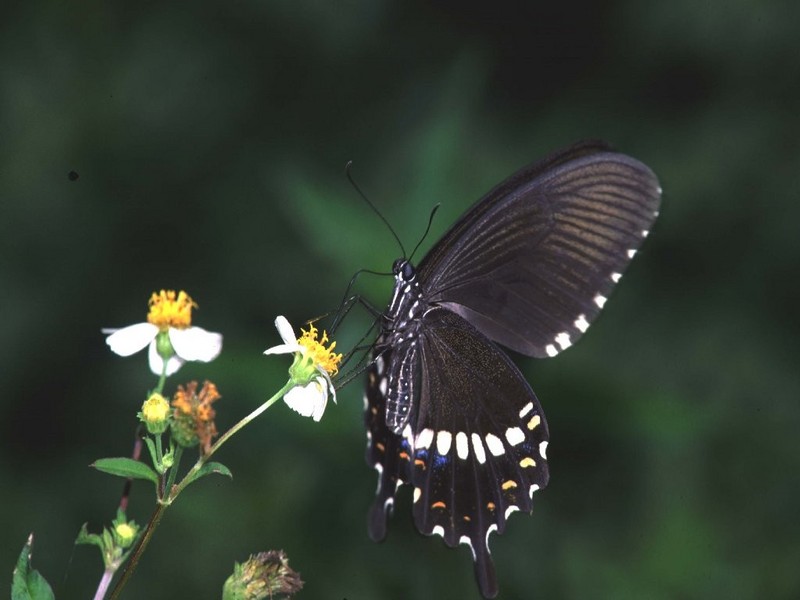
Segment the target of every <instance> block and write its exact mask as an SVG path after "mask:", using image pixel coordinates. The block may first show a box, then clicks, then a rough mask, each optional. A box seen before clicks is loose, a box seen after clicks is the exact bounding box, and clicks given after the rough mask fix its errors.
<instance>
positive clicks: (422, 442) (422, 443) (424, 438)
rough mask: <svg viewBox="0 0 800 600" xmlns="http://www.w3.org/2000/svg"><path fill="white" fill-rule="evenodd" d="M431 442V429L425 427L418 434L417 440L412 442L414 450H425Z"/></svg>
mask: <svg viewBox="0 0 800 600" xmlns="http://www.w3.org/2000/svg"><path fill="white" fill-rule="evenodd" d="M432 441H433V429H428V428H427V427H426V428H425V429H423V430H422V431H420V432H419V435H417V439H416V440H415V441H414V447H415V448H424V449H425V450H427V449H428V448H429V447H430V445H431V442H432Z"/></svg>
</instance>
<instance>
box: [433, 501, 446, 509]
mask: <svg viewBox="0 0 800 600" xmlns="http://www.w3.org/2000/svg"><path fill="white" fill-rule="evenodd" d="M431 508H447V505H446V504H445V503H444V502H442V501H441V500H439V501H438V502H434V503H433V504H431Z"/></svg>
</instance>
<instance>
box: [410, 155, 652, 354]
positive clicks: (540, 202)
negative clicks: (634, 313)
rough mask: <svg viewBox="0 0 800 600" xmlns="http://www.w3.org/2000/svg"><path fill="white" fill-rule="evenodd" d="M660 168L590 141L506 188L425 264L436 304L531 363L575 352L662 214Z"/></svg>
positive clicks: (423, 274)
mask: <svg viewBox="0 0 800 600" xmlns="http://www.w3.org/2000/svg"><path fill="white" fill-rule="evenodd" d="M660 192H661V190H660V188H659V186H658V181H657V179H656V177H655V175H654V174H653V173H652V171H651V170H650V169H649V168H648V167H646V166H645V165H643V164H642V163H640V162H639V161H637V160H635V159H632V158H630V157H628V156H625V155H622V154H617V153H614V152H609V151H607V149H605V148H604V147H603V146H599V145H592V144H586V143H584V144H581V145H578V146H575V147H573V148H571V149H567V150H564V151H562V152H561V153H559V154H556V155H555V156H554V157H551V158H550V159H548V161H545V164H544V166H542V165H541V164H537V165H534V166H533V167H529V168H528V169H526V170H523V171H521V172H520V173H518V174H517V175H514V176H512V177H511V178H509V180H507V181H506V182H504V183H502V184H500V185H499V186H497V187H496V188H495V189H494V190H492V191H491V192H489V194H487V195H486V196H484V198H482V199H481V200H480V201H479V202H478V203H477V204H476V205H475V206H473V207H472V208H471V209H470V210H469V211H467V213H466V214H465V215H464V216H463V217H462V218H461V219H459V221H458V222H457V224H456V225H454V226H453V228H451V230H450V231H448V232H447V233H446V234H445V235H444V236H443V237H442V239H441V240H440V241H439V242H438V243H437V244H436V245H435V246H434V248H433V249H432V250H431V251H430V252H429V253H428V255H427V256H426V257H425V258H424V259H423V261H422V262H421V263H420V266H419V270H418V272H419V275H420V279H421V280H423V281H424V282H425V286H426V292H427V294H428V296H429V299H430V302H431V303H438V304H440V305H442V306H446V307H448V308H450V310H452V311H454V312H456V313H458V314H460V315H462V316H463V317H464V318H465V319H466V320H468V321H469V322H470V323H472V324H473V325H474V326H475V327H477V328H478V329H479V330H480V331H481V332H483V333H484V334H485V335H486V336H487V337H489V338H490V339H492V340H494V341H496V342H498V343H500V344H502V345H504V346H507V347H509V348H511V349H513V350H516V351H518V352H521V353H523V354H527V355H529V356H536V357H544V356H554V355H556V354H557V353H558V352H560V351H561V350H564V349H566V348H568V347H569V346H571V345H572V344H573V343H575V341H577V339H578V338H579V337H581V335H583V333H584V332H585V331H586V329H587V328H588V326H589V324H590V323H591V322H592V321H593V319H594V318H595V317H596V316H597V314H598V313H599V312H600V309H601V308H602V307H603V304H604V303H605V301H606V299H607V298H608V295H609V294H610V292H611V290H612V288H613V287H614V285H615V284H616V282H617V281H618V280H619V279H620V277H621V276H622V273H623V272H624V270H625V268H626V266H627V264H628V263H629V262H630V259H631V258H632V257H633V255H634V254H635V253H636V250H637V249H638V248H639V246H640V245H641V243H642V241H643V240H644V238H645V237H646V236H647V233H648V232H649V229H650V227H651V226H652V223H653V221H654V220H655V218H656V216H657V214H658V206H659V202H660Z"/></svg>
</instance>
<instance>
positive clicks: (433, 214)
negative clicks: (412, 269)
mask: <svg viewBox="0 0 800 600" xmlns="http://www.w3.org/2000/svg"><path fill="white" fill-rule="evenodd" d="M441 205H442V204H441V202H440V203H439V204H437V205H436V206H434V207H433V209H432V210H431V215H430V216H429V217H428V226H427V227H426V228H425V233H423V234H422V237H421V238H420V239H419V241H418V242H417V245H416V246H414V251H413V252H412V253H411V256H409V257H408V260H409V261H410V260H411V259H412V258H414V255H415V254H416V253H417V250H419V247H420V246H421V245H422V242H424V241H425V238H426V237H428V234H429V233H430V231H431V225H433V217H434V216H436V211H437V210H439V207H440V206H441Z"/></svg>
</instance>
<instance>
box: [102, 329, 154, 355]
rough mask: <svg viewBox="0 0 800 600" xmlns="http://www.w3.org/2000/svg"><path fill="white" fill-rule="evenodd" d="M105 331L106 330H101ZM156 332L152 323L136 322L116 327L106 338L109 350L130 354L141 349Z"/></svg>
mask: <svg viewBox="0 0 800 600" xmlns="http://www.w3.org/2000/svg"><path fill="white" fill-rule="evenodd" d="M103 331H104V332H106V331H107V330H103ZM157 334H158V327H156V326H155V325H153V324H152V323H137V324H136V325H130V326H128V327H123V328H122V329H117V330H116V331H114V333H112V334H111V335H109V336H108V337H107V338H106V344H108V346H109V347H110V348H111V351H112V352H114V353H115V354H119V355H120V356H130V355H131V354H134V353H136V352H139V350H143V349H144V347H145V346H147V344H149V343H150V342H152V341H153V340H154V339H155V338H156V335H157Z"/></svg>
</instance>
